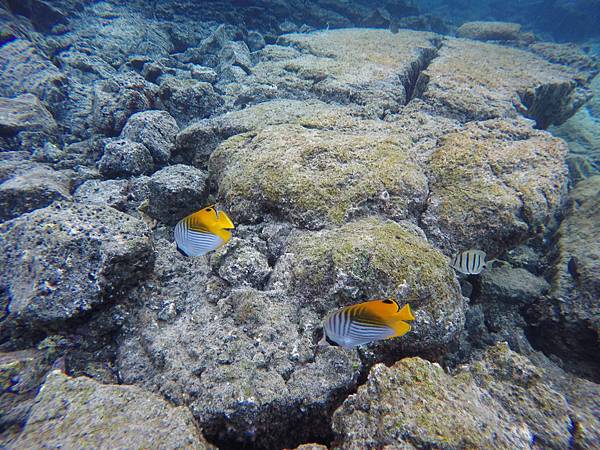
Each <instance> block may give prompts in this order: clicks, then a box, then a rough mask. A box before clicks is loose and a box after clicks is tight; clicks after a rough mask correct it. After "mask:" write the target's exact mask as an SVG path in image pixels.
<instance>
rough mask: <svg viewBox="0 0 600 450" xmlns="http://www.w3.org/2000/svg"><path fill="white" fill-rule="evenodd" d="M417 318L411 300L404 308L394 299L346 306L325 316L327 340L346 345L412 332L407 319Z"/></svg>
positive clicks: (365, 342) (324, 328) (360, 343)
mask: <svg viewBox="0 0 600 450" xmlns="http://www.w3.org/2000/svg"><path fill="white" fill-rule="evenodd" d="M411 320H415V318H414V316H413V314H412V312H411V310H410V306H409V305H408V303H407V304H406V305H404V306H403V307H402V308H401V307H400V305H399V304H398V302H397V301H396V300H394V299H390V300H371V301H369V302H364V303H359V304H357V305H350V306H346V307H345V308H341V309H338V310H336V311H333V312H331V313H330V314H328V315H327V317H326V318H325V321H324V324H323V330H324V331H325V339H326V340H328V341H330V343H331V341H333V342H334V343H335V344H337V345H341V346H342V347H354V346H356V345H362V344H368V343H369V342H373V341H379V340H383V339H390V338H394V337H398V336H402V335H404V334H406V333H408V332H409V331H410V328H411V327H410V325H409V324H408V323H406V321H411Z"/></svg>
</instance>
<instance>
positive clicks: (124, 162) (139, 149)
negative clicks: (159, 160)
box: [98, 139, 154, 178]
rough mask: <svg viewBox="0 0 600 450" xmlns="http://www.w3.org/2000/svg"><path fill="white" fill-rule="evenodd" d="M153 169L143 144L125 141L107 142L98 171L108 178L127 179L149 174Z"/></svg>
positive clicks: (147, 151) (150, 157)
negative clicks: (132, 176)
mask: <svg viewBox="0 0 600 450" xmlns="http://www.w3.org/2000/svg"><path fill="white" fill-rule="evenodd" d="M153 169H154V164H153V162H152V156H151V155H150V151H149V150H148V148H146V146H145V145H144V144H138V143H136V142H131V141H128V140H126V139H117V140H112V141H108V142H107V144H106V145H105V147H104V153H103V154H102V158H100V160H99V161H98V170H99V171H100V173H101V174H102V175H104V176H105V177H108V178H120V177H129V176H131V175H141V174H144V173H150V172H152V170H153Z"/></svg>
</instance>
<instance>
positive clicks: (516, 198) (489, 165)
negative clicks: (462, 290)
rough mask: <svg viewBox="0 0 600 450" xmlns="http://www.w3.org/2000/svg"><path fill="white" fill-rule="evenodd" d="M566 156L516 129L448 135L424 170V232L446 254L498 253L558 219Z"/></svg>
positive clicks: (540, 135)
mask: <svg viewBox="0 0 600 450" xmlns="http://www.w3.org/2000/svg"><path fill="white" fill-rule="evenodd" d="M565 154H566V146H565V144H564V142H563V141H561V140H560V139H556V138H554V137H552V136H551V135H550V134H548V133H546V132H543V131H537V130H534V129H532V128H531V127H530V126H528V124H527V123H522V122H518V121H506V120H490V121H485V122H477V123H472V124H468V125H467V126H465V127H464V129H463V130H460V131H457V132H454V133H449V134H447V135H446V136H444V137H443V138H442V139H441V140H440V143H439V146H438V148H437V149H436V150H435V152H434V153H433V155H432V156H431V160H430V163H429V168H430V171H431V177H430V185H429V186H430V191H431V193H430V196H429V199H428V207H427V210H426V212H425V214H424V216H423V225H424V226H425V230H426V231H427V232H428V233H429V236H430V238H431V239H432V240H433V242H435V243H436V244H437V245H438V246H440V247H441V248H444V249H446V250H448V251H449V252H450V253H454V252H457V251H459V250H464V249H467V248H480V249H482V250H485V251H487V252H488V253H489V254H491V255H497V254H499V253H501V252H502V251H503V250H505V249H506V248H507V247H508V246H509V245H510V244H511V243H515V242H518V241H520V240H523V239H524V238H525V237H526V236H528V234H529V233H530V232H535V231H536V230H537V229H538V228H539V227H542V226H543V225H544V224H545V223H546V222H547V221H548V220H549V218H550V217H551V216H552V215H553V214H554V213H555V212H557V209H558V207H559V206H560V202H561V199H562V196H563V194H564V191H565V188H566V167H565V165H564V157H565Z"/></svg>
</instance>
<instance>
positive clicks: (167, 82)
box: [159, 77, 222, 125]
mask: <svg viewBox="0 0 600 450" xmlns="http://www.w3.org/2000/svg"><path fill="white" fill-rule="evenodd" d="M159 97H160V100H161V102H162V104H163V105H164V107H165V108H166V110H167V111H169V113H171V115H172V116H173V117H174V118H175V120H177V123H178V124H180V125H185V124H188V123H190V122H191V121H193V120H197V119H202V118H205V117H208V116H210V115H211V114H213V113H214V111H215V110H216V109H217V108H218V107H219V106H220V105H221V104H222V100H221V98H220V96H219V95H218V94H217V93H216V92H215V90H214V89H213V87H212V85H211V84H210V83H204V82H201V81H196V80H193V79H188V80H186V79H178V78H174V77H168V78H165V79H164V81H162V83H161V84H160V90H159Z"/></svg>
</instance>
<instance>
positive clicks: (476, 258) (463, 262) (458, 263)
mask: <svg viewBox="0 0 600 450" xmlns="http://www.w3.org/2000/svg"><path fill="white" fill-rule="evenodd" d="M485 256H486V255H485V252H484V251H482V250H465V251H464V252H461V253H459V254H458V255H456V256H455V257H454V258H452V263H451V264H450V266H452V267H453V268H454V269H456V270H458V271H459V272H461V273H464V274H467V275H478V274H480V273H481V272H482V271H483V269H485V267H486V264H487V263H486V261H485Z"/></svg>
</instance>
